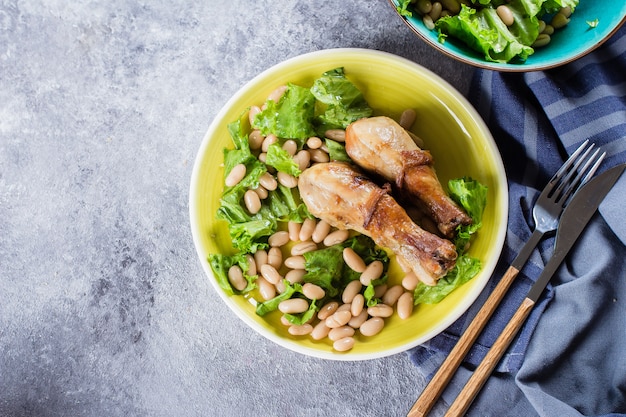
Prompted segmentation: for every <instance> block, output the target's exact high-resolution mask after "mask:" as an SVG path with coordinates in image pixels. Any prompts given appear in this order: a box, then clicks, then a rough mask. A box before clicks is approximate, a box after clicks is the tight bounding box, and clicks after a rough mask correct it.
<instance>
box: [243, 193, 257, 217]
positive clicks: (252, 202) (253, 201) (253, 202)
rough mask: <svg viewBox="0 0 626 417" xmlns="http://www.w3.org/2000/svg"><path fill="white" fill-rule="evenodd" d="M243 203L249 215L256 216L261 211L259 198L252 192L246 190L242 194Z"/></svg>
mask: <svg viewBox="0 0 626 417" xmlns="http://www.w3.org/2000/svg"><path fill="white" fill-rule="evenodd" d="M243 202H244V204H245V205H246V208H247V209H248V211H249V212H250V213H251V214H256V213H258V212H259V210H261V198H260V197H259V195H258V194H257V193H256V192H255V191H254V190H247V191H246V192H245V193H244V195H243Z"/></svg>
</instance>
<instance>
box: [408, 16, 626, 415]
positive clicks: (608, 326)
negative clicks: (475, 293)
mask: <svg viewBox="0 0 626 417" xmlns="http://www.w3.org/2000/svg"><path fill="white" fill-rule="evenodd" d="M624 74H626V26H624V27H622V28H621V29H620V30H619V31H617V32H616V33H615V34H614V35H613V36H612V37H611V38H610V39H609V40H608V41H607V42H606V43H605V44H603V45H602V46H601V47H600V48H598V49H596V50H595V51H594V52H592V53H591V54H588V55H586V56H585V57H583V58H581V59H579V60H577V61H575V62H573V63H570V64H567V65H565V66H562V67H559V68H557V69H552V70H548V71H543V72H530V73H500V72H494V71H489V70H477V71H476V73H475V76H474V79H473V80H472V86H471V88H470V92H469V94H468V96H469V99H470V101H471V102H472V104H473V105H474V106H475V107H476V109H477V110H478V111H479V113H480V114H481V115H482V117H483V118H484V120H485V121H486V123H487V124H488V126H489V128H490V130H491V132H492V134H493V136H494V138H495V140H496V142H497V145H498V148H499V150H500V152H501V154H502V158H503V160H504V165H505V169H506V173H507V180H508V185H509V205H510V212H509V226H508V231H507V237H506V242H505V247H504V249H503V252H502V255H501V258H500V260H499V263H498V266H497V268H496V271H495V273H494V276H493V277H492V279H491V281H490V283H489V284H488V285H487V287H486V288H485V290H484V291H483V293H482V294H481V295H480V296H479V298H478V300H477V302H476V303H475V304H474V305H473V306H472V308H470V310H469V311H468V312H467V313H466V314H464V315H463V316H462V317H461V318H460V319H459V320H457V321H456V322H455V323H454V324H453V325H452V326H450V327H449V328H448V329H447V330H446V331H445V332H443V333H442V334H440V335H439V336H437V337H435V338H433V339H432V340H430V341H429V342H427V343H424V344H423V345H421V346H418V347H416V348H414V349H412V350H410V351H409V352H408V354H409V356H410V358H411V360H412V361H413V363H415V364H416V365H417V366H418V368H419V369H420V370H421V371H422V372H423V373H424V374H425V376H426V377H427V378H430V377H432V375H433V374H434V372H435V371H436V370H437V368H438V367H439V365H440V364H441V362H442V361H443V360H444V359H445V357H446V356H447V354H448V353H449V352H450V350H451V349H452V347H453V346H454V344H455V343H456V341H457V339H458V337H459V335H460V334H461V333H462V332H463V330H464V329H465V328H466V327H467V325H468V324H469V322H470V321H471V319H472V318H473V317H474V315H475V314H476V312H477V311H478V309H480V307H481V306H482V303H483V302H484V300H485V299H486V298H487V296H488V295H489V293H490V292H491V291H492V290H493V288H494V287H495V285H496V284H497V281H498V280H499V279H500V278H501V277H502V275H503V274H504V272H505V270H506V269H507V268H508V266H509V265H510V263H511V262H512V260H513V259H514V258H515V256H516V255H517V253H518V252H519V250H520V249H521V247H522V245H523V244H524V243H525V242H526V241H527V240H528V238H529V236H530V234H531V233H532V226H533V221H532V213H531V209H532V207H533V204H534V202H535V200H536V198H537V197H538V195H539V193H540V192H541V190H542V189H543V187H544V186H545V184H546V183H547V182H548V180H549V179H550V177H551V176H552V175H553V174H554V172H556V170H557V169H558V168H559V166H560V165H561V164H562V163H563V162H564V161H565V159H567V157H568V155H569V154H571V153H572V152H573V151H574V150H575V149H576V148H577V147H578V146H579V145H580V144H581V143H582V142H583V141H584V140H585V139H589V140H590V141H591V142H593V143H595V144H596V145H597V146H599V147H601V148H602V149H603V150H604V151H606V153H607V158H606V159H605V161H604V162H603V165H602V166H601V168H600V170H599V171H598V172H602V171H604V170H606V169H608V168H610V167H612V166H615V165H617V164H620V163H624V162H626V76H625V75H624ZM625 196H626V175H623V176H622V178H621V179H620V180H619V181H618V183H617V184H616V186H615V187H614V188H613V190H612V191H611V193H610V194H609V195H608V196H607V197H606V198H605V200H604V201H603V203H602V205H601V206H600V209H599V213H597V214H596V215H595V216H594V217H593V219H592V220H591V222H590V224H589V225H588V226H587V228H586V229H585V231H584V232H583V234H582V236H581V238H580V239H579V241H578V242H577V243H576V245H575V246H574V248H573V249H572V251H571V252H570V254H569V256H568V257H567V258H566V260H565V262H564V263H563V265H561V267H560V268H559V270H558V271H557V273H556V274H555V276H554V277H553V278H552V280H551V283H550V284H549V285H548V288H547V289H546V290H545V291H544V294H543V295H542V298H541V300H540V301H539V302H538V303H537V304H536V306H535V308H534V309H533V311H532V312H531V315H530V317H529V318H528V320H527V321H526V323H525V325H524V327H523V328H522V330H521V331H520V333H519V335H518V336H517V338H516V339H515V340H514V341H513V343H512V345H511V347H510V349H509V351H508V353H507V354H506V355H505V357H504V358H503V359H502V361H501V362H500V363H499V364H498V366H497V368H496V370H495V372H494V374H493V375H492V376H491V378H490V379H489V380H488V381H487V383H486V385H485V387H484V388H483V390H482V391H481V393H480V394H479V396H478V398H477V399H476V400H475V402H474V404H473V405H472V407H471V408H470V410H469V412H468V415H470V416H481V417H483V416H524V417H526V416H535V415H539V416H546V417H554V416H565V417H568V416H609V415H618V414H617V413H626V246H625V243H626V222H625V221H624V217H623V215H624V213H625V210H624V205H625V204H626V197H625ZM553 247H554V238H553V237H548V238H547V239H544V241H542V242H541V243H540V245H539V247H538V250H536V251H535V252H534V253H533V255H532V256H531V258H530V260H529V262H528V263H527V265H526V266H525V267H524V268H523V269H522V271H521V272H520V274H519V275H518V277H517V279H516V281H515V282H514V283H513V285H512V287H511V289H510V291H509V293H508V294H507V296H506V298H505V299H504V301H503V303H502V305H501V306H500V307H499V308H498V309H497V310H496V312H495V314H494V316H493V317H492V319H491V321H490V323H489V324H488V325H487V326H486V328H485V330H484V331H483V333H482V334H481V335H480V337H479V338H478V340H477V342H476V344H475V345H474V347H473V348H472V350H471V352H470V353H469V354H468V356H467V357H466V358H465V361H464V363H463V366H462V367H461V369H459V372H458V373H457V375H456V376H455V377H454V378H453V379H452V381H451V383H450V385H449V387H448V389H447V390H446V391H445V392H444V394H443V400H444V401H445V402H446V403H448V404H449V403H450V402H451V401H453V400H454V397H455V396H456V394H458V392H459V390H460V389H461V387H462V385H463V384H464V383H465V382H466V380H467V379H468V378H469V375H470V374H471V370H472V369H474V368H475V366H476V365H477V364H478V363H480V361H481V360H482V358H483V357H484V355H485V353H486V352H487V350H488V349H489V347H490V346H491V345H492V344H493V342H494V341H495V339H496V337H497V336H498V335H499V333H500V332H501V331H502V329H503V328H504V326H505V324H506V322H508V320H509V319H510V318H511V316H512V315H513V312H514V311H515V310H516V309H517V307H518V306H519V304H520V302H521V300H522V299H523V298H524V297H525V296H526V294H527V292H528V289H529V288H530V286H531V285H532V283H533V282H534V280H536V279H537V278H538V276H539V274H540V273H541V270H542V268H543V266H544V265H545V263H546V262H547V261H548V260H549V258H550V256H551V254H552V250H553ZM438 407H444V404H439V405H438Z"/></svg>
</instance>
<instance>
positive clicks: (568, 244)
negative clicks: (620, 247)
mask: <svg viewBox="0 0 626 417" xmlns="http://www.w3.org/2000/svg"><path fill="white" fill-rule="evenodd" d="M624 169H626V164H621V165H617V166H615V167H613V168H611V169H609V170H607V171H605V172H603V173H602V174H600V175H598V176H597V177H595V178H593V179H592V180H590V181H589V182H588V183H587V184H585V185H583V186H582V187H581V188H580V190H579V191H578V192H576V194H574V197H573V198H572V201H570V203H569V204H568V205H567V207H566V208H565V211H564V212H563V217H562V218H561V222H560V223H559V227H558V230H557V232H556V241H555V243H554V253H553V254H552V257H551V258H550V260H549V261H548V264H547V265H546V266H545V267H544V268H543V271H542V272H541V275H539V278H537V281H536V282H535V284H534V285H533V286H532V287H531V288H530V290H529V291H528V294H527V295H526V298H529V299H531V300H533V301H534V302H537V300H539V297H540V296H541V293H542V292H543V290H544V289H545V288H546V286H547V285H548V282H549V281H550V278H551V277H552V275H554V273H555V272H556V270H557V269H558V268H559V266H560V265H561V263H562V262H563V259H565V256H566V255H567V254H568V253H569V251H570V249H571V248H572V246H574V242H576V240H577V239H578V237H579V236H580V234H581V233H582V231H583V229H584V228H585V226H586V225H587V223H588V222H589V220H591V217H592V216H593V214H594V213H595V212H596V210H597V209H598V207H599V206H600V203H602V200H604V197H605V196H606V195H607V194H608V193H609V191H610V190H611V188H613V185H614V184H615V183H616V182H617V180H618V179H619V177H621V175H622V173H623V172H624Z"/></svg>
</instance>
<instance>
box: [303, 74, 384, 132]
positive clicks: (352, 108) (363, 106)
mask: <svg viewBox="0 0 626 417" xmlns="http://www.w3.org/2000/svg"><path fill="white" fill-rule="evenodd" d="M311 93H312V94H313V95H314V96H315V98H316V99H317V100H318V101H319V102H321V103H323V104H324V105H326V109H325V111H324V113H323V114H321V115H319V116H318V117H317V123H319V124H320V125H321V128H318V132H320V131H325V130H327V129H333V128H342V129H345V128H346V127H348V125H349V124H350V123H352V122H354V121H356V120H359V119H361V118H363V117H369V116H371V115H372V108H371V107H370V106H369V105H368V104H367V101H366V100H365V97H364V96H363V93H362V92H361V91H360V90H359V89H358V88H357V87H356V86H355V85H354V84H353V83H352V82H351V81H350V80H348V78H346V75H345V73H344V70H343V68H335V69H333V70H331V71H327V72H325V73H324V74H323V75H322V76H321V77H320V78H318V79H317V80H315V82H314V83H313V86H312V87H311Z"/></svg>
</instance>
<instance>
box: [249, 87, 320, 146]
mask: <svg viewBox="0 0 626 417" xmlns="http://www.w3.org/2000/svg"><path fill="white" fill-rule="evenodd" d="M265 105H266V108H265V110H263V111H261V112H260V113H257V115H256V116H255V117H254V122H253V125H254V126H255V127H256V128H258V129H259V130H260V131H261V133H262V134H263V135H264V136H267V135H268V134H270V133H273V134H274V135H276V136H278V137H279V138H282V139H294V140H298V144H299V147H302V144H303V143H304V140H306V139H308V138H310V137H311V136H315V134H316V132H315V129H314V126H313V119H314V117H315V96H313V94H312V93H311V90H310V89H309V88H304V87H300V86H297V85H295V84H288V85H287V89H286V90H285V93H284V94H283V95H282V96H281V98H280V100H279V101H278V103H275V102H274V101H273V100H268V101H267V102H266V103H265Z"/></svg>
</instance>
